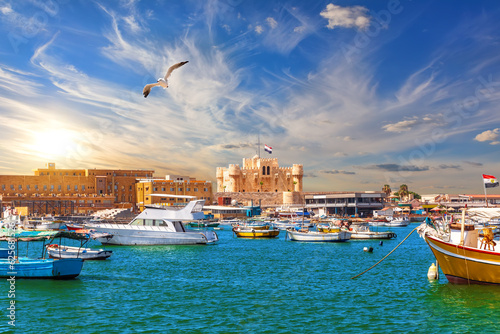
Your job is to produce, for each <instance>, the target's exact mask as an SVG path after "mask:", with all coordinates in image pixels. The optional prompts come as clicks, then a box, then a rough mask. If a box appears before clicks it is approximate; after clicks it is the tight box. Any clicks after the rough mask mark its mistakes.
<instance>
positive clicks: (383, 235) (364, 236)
mask: <svg viewBox="0 0 500 334" xmlns="http://www.w3.org/2000/svg"><path fill="white" fill-rule="evenodd" d="M392 238H396V233H392V232H352V234H351V239H357V240H372V239H382V240H387V239H392Z"/></svg>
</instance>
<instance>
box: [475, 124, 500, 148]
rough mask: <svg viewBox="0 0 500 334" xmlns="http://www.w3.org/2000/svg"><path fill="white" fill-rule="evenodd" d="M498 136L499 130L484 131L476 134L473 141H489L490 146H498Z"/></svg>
mask: <svg viewBox="0 0 500 334" xmlns="http://www.w3.org/2000/svg"><path fill="white" fill-rule="evenodd" d="M499 135H500V128H496V129H493V130H486V131H484V132H481V133H480V134H478V135H477V136H476V137H475V138H474V140H476V141H479V142H484V141H491V143H490V144H491V145H498V144H500V142H499V141H498V140H497V139H498V137H499Z"/></svg>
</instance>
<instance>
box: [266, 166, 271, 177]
mask: <svg viewBox="0 0 500 334" xmlns="http://www.w3.org/2000/svg"><path fill="white" fill-rule="evenodd" d="M267 175H271V167H269V166H267Z"/></svg>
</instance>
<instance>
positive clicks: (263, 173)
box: [262, 166, 266, 175]
mask: <svg viewBox="0 0 500 334" xmlns="http://www.w3.org/2000/svg"><path fill="white" fill-rule="evenodd" d="M262 175H266V166H262Z"/></svg>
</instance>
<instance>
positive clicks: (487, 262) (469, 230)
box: [418, 208, 500, 284]
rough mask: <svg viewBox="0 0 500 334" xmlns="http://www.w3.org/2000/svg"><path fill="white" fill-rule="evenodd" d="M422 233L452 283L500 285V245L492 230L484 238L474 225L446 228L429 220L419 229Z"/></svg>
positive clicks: (486, 232) (453, 225)
mask: <svg viewBox="0 0 500 334" xmlns="http://www.w3.org/2000/svg"><path fill="white" fill-rule="evenodd" d="M472 210H475V209H470V211H472ZM497 210H498V208H497ZM499 213H500V212H499ZM464 216H465V214H463V218H462V222H464ZM443 227H445V228H443ZM418 232H419V234H420V235H421V236H423V238H424V239H425V241H426V243H427V244H428V245H429V247H430V249H431V251H432V253H433V254H434V256H435V257H436V260H437V263H438V265H439V266H440V267H441V270H442V272H443V273H444V274H445V275H446V278H447V279H448V281H449V282H450V283H458V284H460V283H462V284H463V283H465V284H471V283H478V284H500V250H499V248H500V247H496V248H495V246H499V245H496V242H495V241H494V240H493V237H492V234H491V233H490V232H491V231H490V230H489V229H485V230H484V231H483V232H484V233H483V235H482V236H481V235H480V233H479V230H478V229H476V228H475V227H474V225H472V224H469V225H468V224H465V223H463V225H462V224H450V225H448V226H447V227H446V225H444V226H440V225H439V224H438V223H437V222H432V221H430V219H429V220H426V222H425V223H423V224H422V225H420V226H419V228H418Z"/></svg>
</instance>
